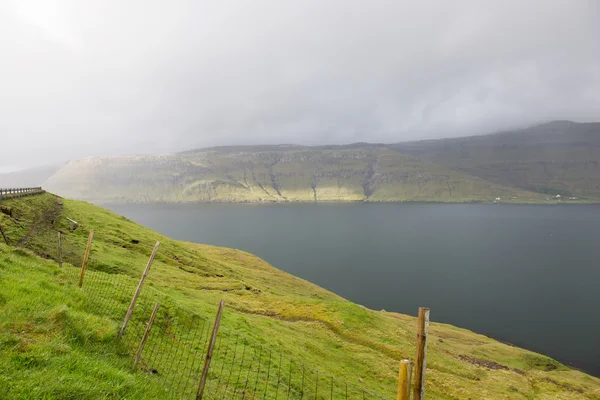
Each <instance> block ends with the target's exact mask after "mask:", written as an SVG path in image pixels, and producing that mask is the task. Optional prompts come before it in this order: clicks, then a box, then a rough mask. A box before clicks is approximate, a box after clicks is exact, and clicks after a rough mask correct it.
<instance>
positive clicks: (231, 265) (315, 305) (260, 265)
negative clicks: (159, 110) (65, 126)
mask: <svg viewBox="0 0 600 400" xmlns="http://www.w3.org/2000/svg"><path fill="white" fill-rule="evenodd" d="M2 205H3V207H5V208H10V209H11V210H12V215H13V216H12V218H11V217H9V216H8V215H6V214H3V213H0V226H2V227H3V229H4V231H5V233H6V234H7V236H8V238H9V241H10V242H11V243H19V244H20V246H24V247H26V248H27V249H30V250H31V251H33V252H35V253H36V254H39V255H42V256H44V257H45V258H46V259H42V258H38V257H35V256H33V255H32V254H30V253H29V252H28V251H29V250H23V249H22V248H15V247H10V246H7V245H4V244H0V284H1V287H2V288H3V291H2V292H1V293H0V314H1V315H2V316H3V318H2V319H1V320H0V371H1V373H0V390H2V393H3V395H5V397H4V398H8V399H11V398H46V399H64V398H89V399H94V398H130V399H138V398H139V399H142V398H161V397H160V395H159V394H157V393H161V392H160V391H161V390H164V388H161V387H160V385H158V383H157V382H155V377H153V376H148V375H146V374H144V373H142V372H135V373H133V372H130V370H129V365H130V364H128V363H127V361H131V358H127V357H126V356H125V355H123V353H122V351H120V350H119V349H117V348H115V347H114V337H115V334H116V329H117V328H118V326H119V325H118V320H113V319H110V318H108V319H107V317H106V316H105V314H104V313H103V312H102V311H98V309H97V308H89V307H87V308H86V307H85V304H86V303H85V301H84V300H85V299H84V297H85V296H84V294H82V292H80V291H78V290H77V289H75V288H73V287H72V286H69V285H70V284H68V283H67V282H68V281H69V279H71V280H72V278H68V279H67V275H66V274H65V272H64V271H65V268H66V267H63V270H60V269H59V268H58V266H57V265H56V263H55V262H54V261H52V260H51V259H53V258H56V250H55V249H56V230H59V229H60V230H62V231H63V232H65V235H64V241H65V243H66V244H70V247H68V249H69V252H67V253H68V254H70V252H76V253H81V250H82V249H83V247H84V244H85V241H86V237H87V232H88V230H89V229H95V232H96V233H95V236H94V242H93V243H94V244H93V249H92V253H91V256H90V271H89V274H90V277H89V278H90V279H91V277H92V276H93V275H94V274H99V272H95V271H107V272H110V273H112V274H113V275H115V276H118V277H122V278H123V279H125V278H127V276H131V277H133V278H137V277H139V275H140V273H141V270H142V269H143V267H144V265H145V263H146V261H147V257H148V254H149V253H150V251H151V249H152V247H153V245H154V242H155V241H156V240H160V241H161V247H160V249H159V252H158V255H157V258H156V260H155V264H154V265H153V267H152V270H151V273H150V275H149V276H148V280H147V285H149V287H152V288H153V290H160V291H162V292H164V293H166V294H168V295H169V296H170V298H172V299H173V301H174V302H176V303H177V304H180V305H181V306H182V307H186V308H189V309H193V310H195V311H196V312H198V313H200V314H203V315H205V314H209V315H213V314H214V310H215V305H216V303H217V301H218V300H221V299H224V300H225V302H226V312H225V314H224V318H223V323H222V325H223V327H225V328H228V329H231V330H234V331H236V332H240V333H242V334H243V335H245V336H247V337H249V338H251V339H252V340H253V341H255V342H257V343H260V344H261V345H264V346H267V347H269V348H272V349H277V350H279V351H281V352H282V353H283V354H285V355H286V356H287V357H290V358H293V359H295V360H300V361H301V362H302V363H304V364H306V365H307V366H308V367H313V368H318V369H319V370H320V371H321V372H322V373H323V374H332V375H335V376H337V377H338V378H340V379H343V380H346V381H349V382H354V383H357V385H359V386H361V387H364V388H366V389H368V390H371V391H374V392H378V393H380V394H382V395H384V396H385V397H387V398H394V397H395V391H396V378H397V370H398V364H399V360H400V359H402V358H413V357H414V353H415V335H416V329H415V328H416V327H415V325H416V323H415V318H413V317H410V316H406V315H400V314H395V313H390V312H383V311H381V312H379V311H373V310H368V309H365V308H364V307H361V306H359V305H356V304H353V303H351V302H349V301H347V300H345V299H343V298H341V297H339V296H337V295H335V294H333V293H331V292H328V291H327V290H324V289H322V288H320V287H318V286H316V285H313V284H311V283H309V282H307V281H304V280H302V279H299V278H296V277H294V276H292V275H290V274H287V273H285V272H283V271H280V270H277V269H276V268H273V267H272V266H270V265H269V264H267V263H266V262H264V261H263V260H261V259H259V258H257V257H255V256H252V255H250V254H248V253H245V252H242V251H238V250H233V249H226V248H220V247H213V246H206V245H197V244H192V243H186V242H179V241H174V240H171V239H169V238H167V237H164V236H161V235H159V234H157V233H156V232H153V231H151V230H149V229H146V228H144V227H142V226H139V225H137V224H135V223H133V222H131V221H129V220H127V219H125V218H123V217H120V216H118V215H115V214H113V213H111V212H109V211H107V210H104V209H102V208H99V207H96V206H93V205H90V204H87V203H83V202H78V201H69V200H62V201H57V199H56V198H55V197H54V196H52V195H51V194H44V195H40V196H34V197H29V198H24V199H15V200H7V201H2ZM67 217H68V218H71V219H73V220H76V221H78V222H79V223H80V226H79V227H78V228H77V229H75V230H74V231H71V230H70V228H71V227H72V223H71V222H70V221H69V220H68V219H67ZM76 250H77V251H76ZM48 259H50V260H48ZM86 279H88V278H86ZM6 288H8V290H6ZM83 293H85V292H83ZM89 301H93V300H89ZM121 317H122V316H121V315H119V316H118V318H119V319H120V318H121ZM432 318H433V319H434V320H435V310H432ZM557 318H560V316H557ZM427 367H428V370H427V383H426V385H427V393H428V398H432V399H468V398H472V399H483V398H485V399H524V398H525V399H590V400H591V399H600V380H599V379H597V378H592V377H590V376H588V375H586V374H584V373H581V372H578V371H574V370H571V369H569V368H567V367H565V366H563V365H561V364H559V363H558V362H556V361H554V360H552V359H550V358H547V357H544V356H542V355H539V354H535V353H533V352H529V351H526V350H522V349H519V348H516V347H512V346H509V345H506V344H502V343H499V342H497V341H495V340H492V339H490V338H487V337H485V336H482V335H477V334H475V333H472V332H470V331H467V330H464V329H460V328H455V327H452V326H449V325H445V324H438V323H435V322H434V323H432V324H431V327H430V344H429V350H428V364H427ZM91 381H94V384H91V383H90V384H86V382H91ZM139 385H142V386H141V387H140V386H139ZM69 388H73V390H72V392H69ZM7 393H8V397H6V394H7ZM65 393H67V394H69V393H73V395H72V396H71V397H69V396H66V395H65ZM163 393H164V392H163Z"/></svg>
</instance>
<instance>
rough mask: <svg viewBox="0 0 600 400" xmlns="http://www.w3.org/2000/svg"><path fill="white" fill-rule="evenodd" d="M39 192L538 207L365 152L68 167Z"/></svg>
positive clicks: (213, 155) (271, 150)
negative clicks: (499, 202) (500, 201)
mask: <svg viewBox="0 0 600 400" xmlns="http://www.w3.org/2000/svg"><path fill="white" fill-rule="evenodd" d="M44 187H45V188H46V189H48V190H50V191H53V192H56V193H58V194H61V195H64V196H66V197H71V198H77V199H83V200H88V201H92V202H95V203H126V202H282V201H453V202H461V201H493V200H494V199H495V198H496V197H501V198H503V199H505V200H509V199H512V198H513V197H518V198H520V199H521V200H539V199H541V196H539V195H537V194H534V193H531V192H526V191H523V190H520V189H512V188H507V187H503V186H500V185H496V184H493V183H489V182H487V181H485V180H483V179H480V178H477V177H471V176H468V175H466V174H464V173H460V172H456V171H452V170H449V169H446V168H444V167H440V166H438V165H436V164H432V163H429V162H424V161H421V160H419V159H417V158H415V157H413V156H408V155H404V154H401V153H399V152H397V151H394V150H392V149H390V148H388V147H386V146H383V145H367V144H358V145H351V146H328V147H301V146H247V147H222V148H212V149H204V150H198V151H190V152H185V153H180V154H171V155H162V156H139V157H110V158H92V159H83V160H78V161H72V162H70V163H69V164H68V165H67V166H65V167H64V168H62V169H61V170H59V171H58V172H57V173H56V174H54V175H53V176H52V177H51V178H50V179H49V180H48V181H47V182H46V183H45V184H44Z"/></svg>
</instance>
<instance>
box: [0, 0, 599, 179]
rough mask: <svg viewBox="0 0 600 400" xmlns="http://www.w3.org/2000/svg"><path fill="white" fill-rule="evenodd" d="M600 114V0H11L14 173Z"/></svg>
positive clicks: (2, 120)
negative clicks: (112, 159) (87, 159)
mask: <svg viewBox="0 0 600 400" xmlns="http://www.w3.org/2000/svg"><path fill="white" fill-rule="evenodd" d="M553 119H571V120H576V121H581V122H584V121H598V120H600V1H597V0H590V1H585V0H563V1H553V0H539V1H525V0H518V1H508V0H498V1H491V0H489V1H479V0H474V1H457V0H455V1H447V0H439V1H422V0H420V1H399V0H390V1H377V0H362V1H357V0H286V1H280V0H271V1H261V0H252V1H246V0H239V1H227V0H214V1H208V0H202V1H199V0H189V1H183V0H182V1H177V0H170V1H164V0H156V1H155V0H139V1H137V0H102V1H84V0H65V1H62V0H38V1H31V0H15V1H14V2H10V1H9V0H0V139H1V140H0V149H2V151H1V156H0V172H1V171H6V170H8V169H14V168H16V167H26V166H32V165H43V164H51V163H55V162H57V161H62V160H68V159H73V158H79V157H84V156H90V155H120V154H140V153H165V152H172V151H177V150H184V149H190V148H196V147H204V146H212V145H221V144H257V143H298V144H323V143H350V142H357V141H369V142H398V141H403V140H413V139H420V138H432V137H448V136H456V135H468V134H475V133H484V132H490V131H495V130H499V129H505V128H511V127H520V126H526V125H530V124H534V123H537V122H542V121H548V120H553Z"/></svg>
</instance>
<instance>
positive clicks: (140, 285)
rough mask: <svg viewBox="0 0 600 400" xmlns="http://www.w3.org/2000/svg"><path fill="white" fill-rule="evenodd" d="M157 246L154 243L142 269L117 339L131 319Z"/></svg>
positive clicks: (157, 243) (120, 336)
mask: <svg viewBox="0 0 600 400" xmlns="http://www.w3.org/2000/svg"><path fill="white" fill-rule="evenodd" d="M158 246H160V242H156V244H155V245H154V250H152V254H151V255H150V259H149V260H148V264H146V268H145V269H144V273H143V274H142V277H141V278H140V283H138V286H137V289H136V290H135V293H134V294H133V297H132V298H131V303H130V304H129V308H128V309H127V314H125V319H124V320H123V325H122V326H121V330H119V339H121V338H122V337H123V333H125V328H126V327H127V323H128V322H129V319H130V318H131V314H132V313H133V307H135V303H136V302H137V298H138V296H139V295H140V292H141V291H142V286H144V281H145V280H146V276H148V271H150V266H151V265H152V262H153V261H154V257H156V252H157V251H158Z"/></svg>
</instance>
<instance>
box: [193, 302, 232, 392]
mask: <svg viewBox="0 0 600 400" xmlns="http://www.w3.org/2000/svg"><path fill="white" fill-rule="evenodd" d="M223 307H225V301H223V300H221V301H220V302H219V310H218V311H217V316H216V317H215V324H214V326H213V330H212V333H211V335H210V342H209V343H208V350H207V351H206V358H205V359H204V367H203V368H202V375H200V385H198V394H197V395H196V400H202V396H203V395H204V387H205V386H206V378H207V377H208V369H209V368H210V360H211V359H212V353H213V349H214V348H215V342H216V341H217V333H218V332H219V325H221V315H223Z"/></svg>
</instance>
